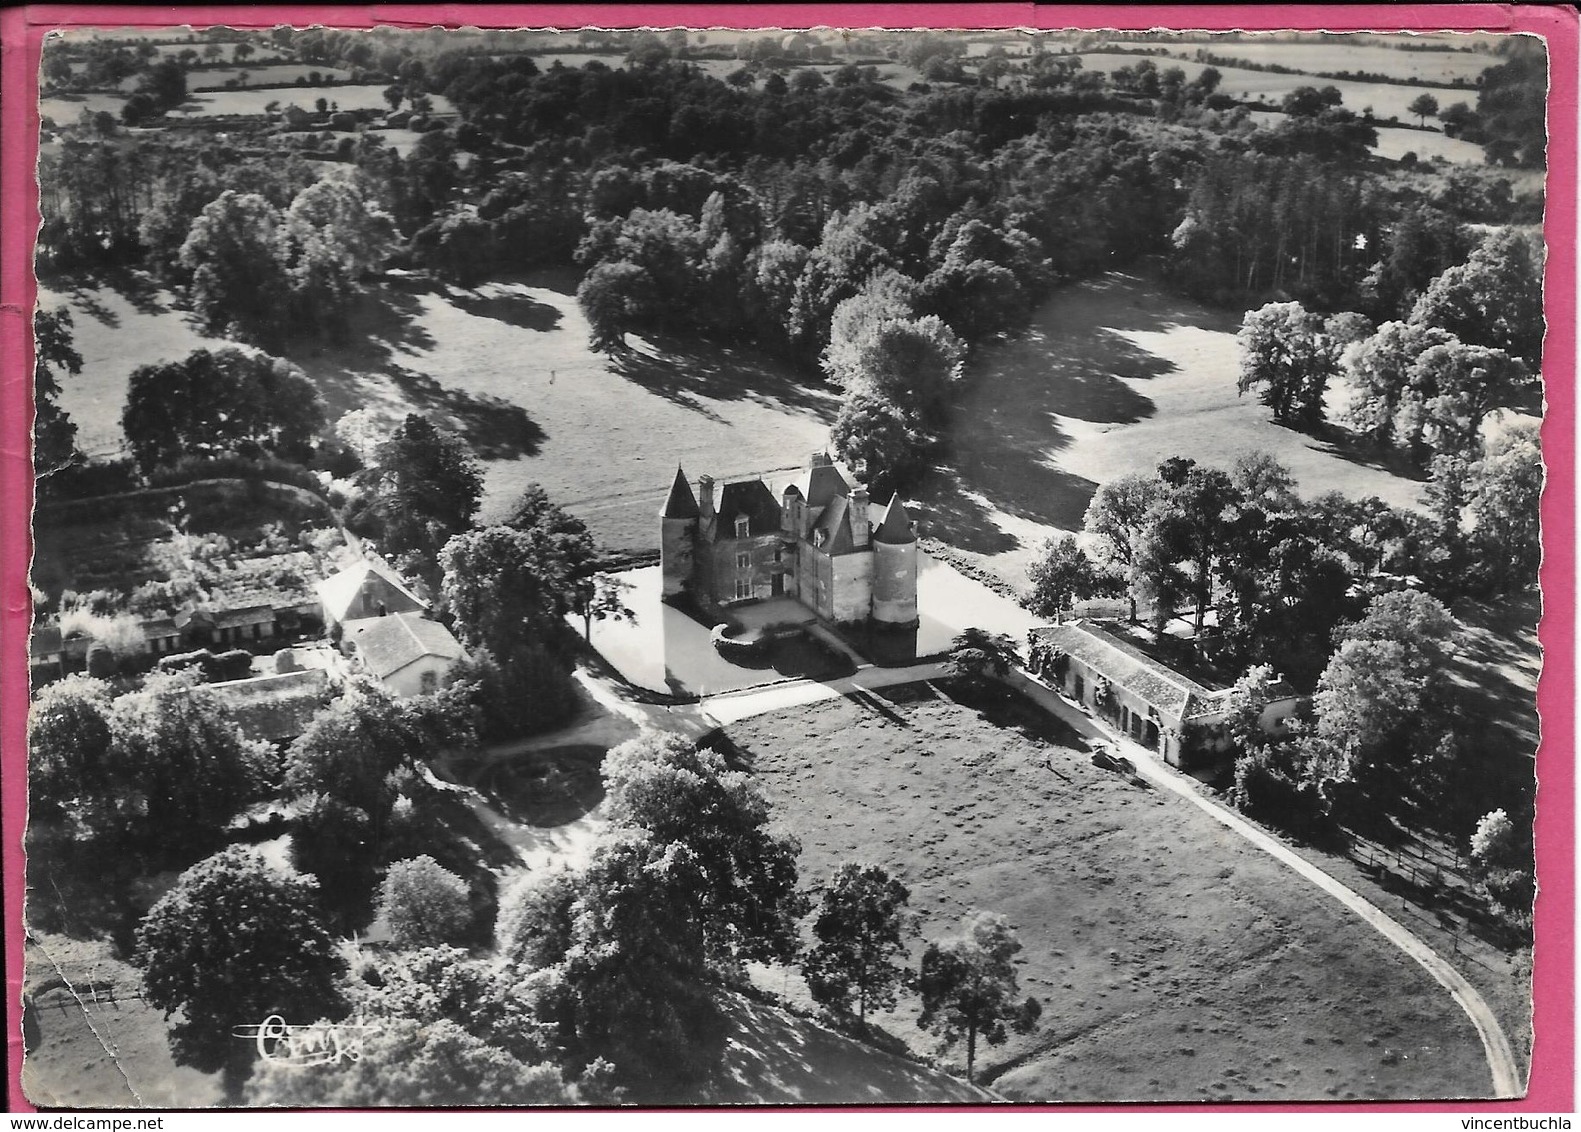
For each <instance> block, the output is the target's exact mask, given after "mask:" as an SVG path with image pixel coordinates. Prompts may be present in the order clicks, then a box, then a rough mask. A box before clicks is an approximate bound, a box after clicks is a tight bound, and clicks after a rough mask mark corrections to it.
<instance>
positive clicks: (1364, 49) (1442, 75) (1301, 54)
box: [1156, 36, 1500, 102]
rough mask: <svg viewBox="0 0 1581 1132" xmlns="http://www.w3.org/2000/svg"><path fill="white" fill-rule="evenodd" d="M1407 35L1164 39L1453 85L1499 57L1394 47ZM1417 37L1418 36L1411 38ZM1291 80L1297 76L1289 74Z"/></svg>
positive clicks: (1254, 57)
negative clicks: (1329, 39) (1331, 39)
mask: <svg viewBox="0 0 1581 1132" xmlns="http://www.w3.org/2000/svg"><path fill="white" fill-rule="evenodd" d="M1402 38H1405V37H1397V36H1389V37H1386V38H1385V37H1380V39H1381V42H1378V43H1376V44H1373V43H1367V42H1365V41H1359V40H1358V39H1352V40H1341V41H1340V42H1337V43H1313V42H1309V41H1305V40H1303V41H1301V42H1290V41H1288V40H1284V41H1279V40H1272V39H1265V40H1254V41H1251V42H1247V41H1244V40H1243V41H1240V42H1235V41H1218V42H1212V41H1210V42H1208V43H1181V44H1170V43H1169V42H1168V41H1165V42H1164V43H1163V46H1164V47H1166V48H1167V49H1168V50H1169V52H1170V54H1171V55H1173V56H1178V57H1180V58H1182V59H1193V58H1195V56H1196V53H1197V51H1198V50H1199V49H1204V50H1206V51H1208V52H1210V53H1211V54H1213V55H1218V56H1221V57H1223V58H1226V59H1237V60H1245V61H1246V62H1248V63H1257V64H1260V65H1263V66H1267V65H1270V64H1271V65H1275V66H1280V67H1289V68H1290V69H1292V70H1294V71H1299V72H1301V73H1302V74H1305V75H1316V74H1322V73H1327V74H1338V73H1340V72H1342V71H1351V72H1361V71H1365V72H1367V73H1369V74H1374V75H1387V76H1388V77H1389V78H1393V79H1412V80H1416V81H1420V82H1425V83H1442V84H1444V85H1446V86H1447V85H1450V84H1452V83H1454V82H1456V81H1457V80H1459V81H1464V82H1468V83H1474V82H1476V80H1477V76H1478V75H1480V74H1481V73H1482V72H1483V71H1484V70H1486V69H1487V68H1488V67H1491V66H1494V65H1495V64H1497V63H1498V62H1499V61H1500V60H1499V57H1498V56H1496V55H1493V54H1491V53H1487V52H1482V51H1401V50H1399V49H1398V48H1397V47H1393V46H1391V45H1390V44H1391V41H1392V42H1396V43H1397V42H1399V41H1400V39H1402ZM1411 38H1415V37H1411ZM1479 38H1480V39H1481V40H1482V41H1483V42H1485V43H1486V42H1487V37H1478V36H1465V37H1464V39H1465V40H1466V41H1467V42H1468V43H1469V42H1474V41H1476V40H1478V39H1479ZM1156 62H1157V63H1158V65H1159V67H1161V68H1162V67H1166V66H1170V65H1172V62H1173V61H1171V63H1166V62H1165V61H1164V60H1163V59H1158V60H1156ZM1285 77H1286V81H1289V80H1290V79H1291V78H1293V77H1294V76H1285ZM1476 93H1477V92H1476V91H1475V90H1474V89H1473V90H1468V91H1462V92H1461V94H1462V96H1463V97H1464V96H1467V95H1469V96H1470V98H1469V99H1468V101H1471V102H1475V101H1476Z"/></svg>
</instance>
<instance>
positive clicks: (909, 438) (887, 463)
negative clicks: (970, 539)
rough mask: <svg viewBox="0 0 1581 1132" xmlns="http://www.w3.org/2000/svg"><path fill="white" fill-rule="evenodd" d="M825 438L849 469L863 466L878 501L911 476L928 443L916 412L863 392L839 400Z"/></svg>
mask: <svg viewBox="0 0 1581 1132" xmlns="http://www.w3.org/2000/svg"><path fill="white" fill-rule="evenodd" d="M829 442H830V444H831V445H832V446H833V447H834V450H835V454H836V455H837V456H839V457H840V459H841V460H843V461H844V462H845V463H846V465H847V466H848V467H852V468H860V469H862V472H861V474H862V475H864V476H865V477H866V479H867V482H868V484H869V485H870V487H871V488H872V491H873V494H874V496H875V497H876V498H879V499H883V498H884V497H885V496H888V495H891V494H893V493H895V492H897V491H900V490H902V489H903V488H905V487H906V486H907V485H908V484H910V483H911V482H912V481H913V480H914V479H915V477H916V476H917V475H918V473H919V472H920V471H921V468H922V465H923V462H924V460H925V453H926V452H927V451H928V448H929V447H930V445H931V443H932V441H931V438H930V437H929V436H928V434H927V432H926V430H925V429H924V428H923V426H922V423H921V421H919V420H918V419H917V417H916V415H915V414H914V413H909V412H907V411H906V410H905V409H902V408H900V407H899V406H897V405H894V404H891V403H890V402H888V401H885V400H882V399H880V398H878V397H872V396H869V395H867V394H864V393H856V394H854V395H850V396H847V397H846V398H845V399H844V400H843V401H842V402H841V404H840V412H839V414H838V415H837V416H836V417H835V419H834V425H833V426H832V427H831V428H830V430H829Z"/></svg>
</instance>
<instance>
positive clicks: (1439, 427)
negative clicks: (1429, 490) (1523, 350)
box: [1402, 341, 1529, 453]
mask: <svg viewBox="0 0 1581 1132" xmlns="http://www.w3.org/2000/svg"><path fill="white" fill-rule="evenodd" d="M1528 380H1529V375H1528V373H1527V370H1526V367H1525V366H1524V365H1523V364H1522V363H1521V362H1519V361H1517V360H1516V359H1514V358H1512V357H1510V356H1509V355H1508V354H1506V353H1505V352H1504V351H1503V350H1495V349H1490V348H1488V347H1486V346H1468V345H1466V344H1465V343H1464V342H1458V341H1450V342H1445V343H1442V344H1441V345H1437V346H1432V347H1429V348H1428V349H1426V350H1424V351H1423V352H1422V353H1421V354H1420V355H1418V357H1417V359H1416V362H1415V364H1414V365H1413V366H1412V367H1411V387H1410V390H1409V391H1408V392H1407V394H1406V395H1405V396H1404V397H1403V398H1402V409H1404V410H1406V411H1407V412H1414V413H1416V414H1419V416H1418V417H1417V419H1419V420H1420V422H1421V439H1422V441H1423V442H1424V443H1426V444H1427V445H1428V446H1429V447H1431V448H1432V449H1434V450H1435V451H1438V452H1457V453H1458V452H1465V451H1467V450H1468V449H1469V450H1472V451H1474V450H1475V449H1476V447H1477V443H1478V440H1479V434H1480V433H1481V430H1482V422H1483V420H1484V419H1486V417H1487V415H1488V414H1489V413H1491V412H1492V411H1493V410H1494V409H1497V408H1499V407H1501V406H1503V405H1507V404H1509V403H1510V402H1511V401H1512V400H1513V399H1514V397H1515V395H1516V393H1517V392H1518V391H1519V390H1520V389H1521V388H1522V387H1523V386H1524V385H1525V384H1526V383H1527V381H1528Z"/></svg>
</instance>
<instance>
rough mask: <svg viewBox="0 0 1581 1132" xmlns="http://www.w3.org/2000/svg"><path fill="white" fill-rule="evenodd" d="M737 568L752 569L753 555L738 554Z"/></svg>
mask: <svg viewBox="0 0 1581 1132" xmlns="http://www.w3.org/2000/svg"><path fill="white" fill-rule="evenodd" d="M736 569H737V570H750V569H752V555H750V554H738V555H736Z"/></svg>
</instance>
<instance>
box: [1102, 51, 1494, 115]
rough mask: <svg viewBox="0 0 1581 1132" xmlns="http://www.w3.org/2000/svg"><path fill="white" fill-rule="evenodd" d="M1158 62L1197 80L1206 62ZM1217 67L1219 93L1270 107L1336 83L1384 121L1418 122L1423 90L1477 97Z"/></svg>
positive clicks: (1471, 96) (1118, 60)
mask: <svg viewBox="0 0 1581 1132" xmlns="http://www.w3.org/2000/svg"><path fill="white" fill-rule="evenodd" d="M1400 54H1404V53H1403V52H1401V53H1400ZM1139 58H1140V57H1139V56H1136V55H1109V54H1104V53H1102V52H1083V53H1082V55H1081V61H1082V66H1083V68H1085V69H1086V70H1089V71H1102V72H1104V73H1105V74H1108V73H1112V72H1114V71H1118V70H1119V69H1120V68H1121V67H1134V66H1135V65H1136V63H1137V61H1138V59H1139ZM1153 62H1154V63H1156V64H1158V66H1159V67H1160V68H1161V69H1162V68H1166V67H1175V66H1178V67H1179V68H1180V69H1181V70H1183V71H1185V72H1186V78H1187V79H1195V78H1196V77H1197V76H1198V75H1199V74H1201V73H1202V72H1203V70H1204V69H1205V68H1206V64H1204V63H1197V62H1194V61H1192V60H1190V59H1161V58H1154V59H1153ZM1216 70H1217V71H1218V72H1219V74H1220V75H1221V76H1223V77H1222V80H1221V81H1220V83H1219V90H1220V92H1222V93H1224V94H1227V95H1230V96H1231V97H1232V98H1237V99H1245V100H1249V101H1253V102H1255V101H1258V100H1266V101H1267V102H1268V104H1269V105H1270V106H1278V105H1279V100H1280V99H1281V98H1283V97H1284V96H1285V94H1287V93H1288V92H1289V91H1291V90H1293V89H1295V88H1296V87H1298V86H1314V85H1315V86H1332V87H1336V88H1337V89H1338V90H1339V92H1340V94H1341V95H1343V96H1344V100H1345V101H1344V106H1345V108H1346V109H1347V110H1354V111H1355V112H1356V113H1358V114H1360V113H1362V112H1364V111H1366V110H1368V109H1371V110H1372V113H1373V116H1374V117H1375V118H1378V119H1380V120H1382V121H1385V122H1386V121H1388V120H1389V119H1391V118H1398V119H1399V120H1400V121H1402V122H1415V121H1416V120H1417V119H1416V115H1415V114H1412V113H1410V112H1409V111H1407V110H1406V107H1407V106H1409V105H1410V104H1411V103H1412V102H1414V101H1415V100H1416V99H1417V98H1419V97H1420V96H1421V95H1422V94H1424V93H1426V94H1431V95H1432V96H1433V97H1434V98H1436V99H1438V103H1439V105H1440V106H1448V105H1450V104H1451V103H1453V102H1465V103H1467V104H1468V105H1471V104H1475V103H1476V101H1477V92H1476V91H1475V90H1457V89H1456V88H1454V87H1431V86H1400V85H1398V84H1394V83H1369V82H1356V81H1354V80H1352V79H1312V78H1311V77H1310V76H1302V75H1282V74H1277V73H1275V72H1273V71H1248V70H1246V69H1245V68H1244V67H1218V68H1216Z"/></svg>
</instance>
